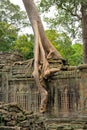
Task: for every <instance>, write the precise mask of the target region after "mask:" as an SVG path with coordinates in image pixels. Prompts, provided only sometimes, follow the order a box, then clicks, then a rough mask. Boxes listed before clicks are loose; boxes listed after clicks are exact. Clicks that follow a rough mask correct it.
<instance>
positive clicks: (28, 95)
mask: <svg viewBox="0 0 87 130" xmlns="http://www.w3.org/2000/svg"><path fill="white" fill-rule="evenodd" d="M9 56H10V54H9ZM18 57H20V56H18ZM18 59H19V58H17V59H16V60H17V61H18V62H16V61H15V62H12V63H11V62H10V63H9V64H8V63H7V62H6V63H5V64H4V65H3V64H2V63H0V102H1V103H2V104H4V103H13V102H16V103H18V104H20V105H21V106H22V107H23V108H24V109H26V110H28V111H30V112H32V111H33V112H36V113H37V112H38V111H39V105H40V100H41V99H40V94H39V92H38V89H37V86H36V85H35V81H34V79H33V78H32V71H33V67H31V66H32V65H33V59H31V60H30V61H29V60H28V61H22V60H21V61H20V62H19V60H18ZM50 64H51V67H52V66H54V67H57V66H60V64H59V61H50ZM27 70H28V71H27ZM46 89H47V91H48V103H47V115H48V117H69V116H72V117H73V116H79V115H86V114H87V65H82V66H78V67H69V66H65V67H64V68H63V70H61V71H60V72H58V73H55V74H54V75H52V76H50V77H49V79H48V80H46Z"/></svg>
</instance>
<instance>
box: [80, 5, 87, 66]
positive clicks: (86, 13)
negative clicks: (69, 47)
mask: <svg viewBox="0 0 87 130" xmlns="http://www.w3.org/2000/svg"><path fill="white" fill-rule="evenodd" d="M81 12H82V38H83V62H84V63H86V64H87V3H83V4H82V7H81Z"/></svg>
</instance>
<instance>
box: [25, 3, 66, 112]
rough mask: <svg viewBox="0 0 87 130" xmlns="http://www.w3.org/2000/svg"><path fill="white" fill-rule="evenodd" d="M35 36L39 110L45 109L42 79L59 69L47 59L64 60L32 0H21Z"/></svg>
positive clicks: (45, 99) (35, 75) (34, 73)
mask: <svg viewBox="0 0 87 130" xmlns="http://www.w3.org/2000/svg"><path fill="white" fill-rule="evenodd" d="M23 3H24V6H25V9H26V11H27V14H28V17H29V19H30V22H31V26H32V28H33V31H34V36H35V46H34V72H33V76H34V78H35V81H36V85H37V86H38V89H39V92H40V94H41V107H40V112H41V113H42V112H45V111H46V105H47V98H48V92H47V91H46V89H45V88H44V79H45V78H47V77H48V76H49V75H50V74H51V73H54V72H57V71H59V69H57V68H52V69H50V68H49V63H48V59H61V60H62V61H63V60H64V59H63V58H62V56H61V55H60V53H59V52H58V51H57V50H56V49H55V48H54V46H53V45H52V44H51V43H50V41H49V40H48V39H47V37H46V35H45V31H44V28H43V25H42V22H41V19H40V17H39V14H38V11H37V8H36V6H35V4H34V1H33V0H23Z"/></svg>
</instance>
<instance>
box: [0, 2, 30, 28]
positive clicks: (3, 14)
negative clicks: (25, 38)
mask: <svg viewBox="0 0 87 130" xmlns="http://www.w3.org/2000/svg"><path fill="white" fill-rule="evenodd" d="M0 21H5V22H6V23H8V24H12V25H14V26H15V27H16V28H17V30H20V29H21V28H22V27H24V26H27V25H28V21H27V15H26V12H24V11H21V9H20V7H19V6H18V5H14V4H13V3H11V2H10V1H9V0H1V1H0Z"/></svg>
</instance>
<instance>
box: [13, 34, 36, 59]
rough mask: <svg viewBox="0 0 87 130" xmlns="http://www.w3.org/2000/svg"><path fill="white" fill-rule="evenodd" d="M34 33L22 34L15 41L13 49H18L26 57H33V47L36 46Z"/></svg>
mask: <svg viewBox="0 0 87 130" xmlns="http://www.w3.org/2000/svg"><path fill="white" fill-rule="evenodd" d="M33 43H34V37H33V35H29V36H27V35H22V36H19V37H18V39H17V40H16V41H15V42H14V45H13V50H17V51H18V52H19V53H21V54H22V55H23V56H24V59H30V58H33V47H34V44H33Z"/></svg>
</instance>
